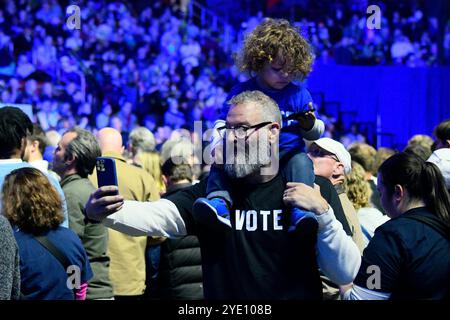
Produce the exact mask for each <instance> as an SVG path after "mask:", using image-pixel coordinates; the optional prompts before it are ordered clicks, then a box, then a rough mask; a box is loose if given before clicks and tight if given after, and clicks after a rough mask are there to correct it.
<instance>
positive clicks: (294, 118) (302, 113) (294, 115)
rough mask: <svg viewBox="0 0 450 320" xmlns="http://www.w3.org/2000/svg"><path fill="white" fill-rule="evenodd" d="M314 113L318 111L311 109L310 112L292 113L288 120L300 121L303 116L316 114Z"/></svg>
mask: <svg viewBox="0 0 450 320" xmlns="http://www.w3.org/2000/svg"><path fill="white" fill-rule="evenodd" d="M314 111H316V109H315V108H311V109H308V110H306V111H303V112H299V113H292V114H291V115H289V116H288V117H287V118H286V120H298V119H301V117H302V116H303V115H305V114H307V113H308V112H314Z"/></svg>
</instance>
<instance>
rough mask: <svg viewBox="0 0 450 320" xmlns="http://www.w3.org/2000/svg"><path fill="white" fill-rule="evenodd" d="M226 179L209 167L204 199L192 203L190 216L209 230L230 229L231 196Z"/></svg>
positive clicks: (220, 170)
mask: <svg viewBox="0 0 450 320" xmlns="http://www.w3.org/2000/svg"><path fill="white" fill-rule="evenodd" d="M227 190H229V189H228V177H227V176H226V174H225V172H224V171H223V170H222V169H220V168H218V167H217V166H215V165H213V166H211V171H210V172H209V176H208V183H207V186H206V194H207V197H206V198H199V199H197V200H196V201H195V202H194V206H193V211H192V214H193V216H194V219H195V220H196V222H197V223H200V224H204V225H207V226H208V227H209V228H214V227H219V228H223V226H227V227H231V222H230V207H231V204H232V202H231V196H230V193H229V192H228V191H227Z"/></svg>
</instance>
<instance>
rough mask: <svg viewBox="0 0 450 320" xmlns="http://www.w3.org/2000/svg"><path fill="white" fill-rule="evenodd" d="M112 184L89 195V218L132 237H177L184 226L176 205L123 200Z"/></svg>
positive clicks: (87, 208)
mask: <svg viewBox="0 0 450 320" xmlns="http://www.w3.org/2000/svg"><path fill="white" fill-rule="evenodd" d="M117 191H118V188H117V187H115V186H105V187H101V188H99V189H97V190H96V191H95V192H94V193H92V194H91V196H90V198H89V200H88V202H87V203H86V215H87V217H88V218H89V219H91V220H95V221H98V222H103V223H104V224H105V225H106V226H107V227H109V228H112V229H114V230H117V231H120V232H123V233H126V234H128V235H131V236H164V237H180V236H184V235H186V233H187V232H186V226H185V223H184V220H183V218H182V217H181V214H180V212H179V211H178V208H177V206H176V205H175V204H174V203H173V202H172V201H170V200H167V199H161V200H158V201H154V202H139V201H124V200H123V197H122V196H120V195H111V194H112V193H114V192H117Z"/></svg>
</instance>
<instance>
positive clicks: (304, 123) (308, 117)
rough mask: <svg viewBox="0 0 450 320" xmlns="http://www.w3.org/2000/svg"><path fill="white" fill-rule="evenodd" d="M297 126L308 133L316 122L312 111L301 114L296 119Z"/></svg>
mask: <svg viewBox="0 0 450 320" xmlns="http://www.w3.org/2000/svg"><path fill="white" fill-rule="evenodd" d="M297 121H298V125H299V126H300V128H302V129H303V130H305V131H309V130H311V129H312V128H313V127H314V122H316V116H315V115H314V111H308V112H305V113H302V114H300V115H299V116H298V118H297Z"/></svg>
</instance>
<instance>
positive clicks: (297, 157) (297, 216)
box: [282, 152, 316, 231]
mask: <svg viewBox="0 0 450 320" xmlns="http://www.w3.org/2000/svg"><path fill="white" fill-rule="evenodd" d="M282 174H283V177H284V178H285V180H286V181H287V182H301V183H304V184H306V185H308V186H310V187H314V180H315V175H314V167H313V163H312V161H311V159H309V157H308V156H307V155H306V153H304V152H302V153H296V154H294V155H293V156H292V157H291V158H290V159H289V160H288V161H287V163H285V164H284V166H283V167H282ZM304 218H313V219H316V216H315V214H314V213H312V212H309V211H304V210H302V209H300V208H292V210H291V225H290V227H289V231H294V230H296V227H297V225H298V223H299V222H300V221H301V220H303V219H304Z"/></svg>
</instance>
